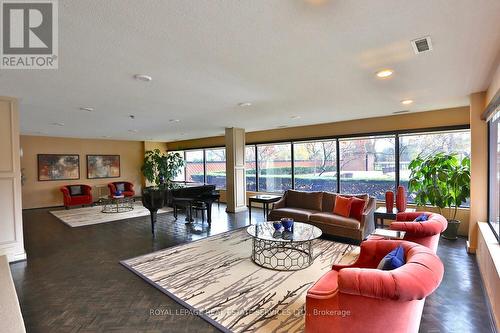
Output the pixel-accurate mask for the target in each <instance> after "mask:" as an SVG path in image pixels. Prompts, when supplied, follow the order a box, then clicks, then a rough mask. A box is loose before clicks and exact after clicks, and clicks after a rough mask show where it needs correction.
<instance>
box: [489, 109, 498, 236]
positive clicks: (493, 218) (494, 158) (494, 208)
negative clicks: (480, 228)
mask: <svg viewBox="0 0 500 333" xmlns="http://www.w3.org/2000/svg"><path fill="white" fill-rule="evenodd" d="M488 132H489V138H488V140H489V142H488V146H489V152H488V154H489V155H488V156H489V167H488V176H489V186H488V188H489V193H488V222H489V224H490V226H491V228H492V229H493V231H494V232H495V235H496V237H497V239H499V240H500V238H499V235H500V207H499V206H500V135H499V132H500V110H498V111H497V113H496V114H495V115H494V116H493V118H492V119H491V120H490V121H489V122H488Z"/></svg>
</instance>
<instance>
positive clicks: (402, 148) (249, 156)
mask: <svg viewBox="0 0 500 333" xmlns="http://www.w3.org/2000/svg"><path fill="white" fill-rule="evenodd" d="M494 126H498V117H497V118H496V119H495V123H494V124H493V123H491V124H490V132H491V133H496V132H495V130H496V131H497V132H498V128H497V127H494ZM491 135H497V136H494V137H490V141H491V142H492V140H493V141H494V140H497V141H495V142H498V134H491ZM497 146H498V144H497ZM497 146H495V145H493V144H490V154H492V156H493V152H492V149H493V148H491V147H497ZM337 147H338V148H337ZM398 148H399V150H398ZM337 149H338V151H337ZM496 149H499V148H498V147H497V148H496ZM438 152H445V153H456V154H458V155H459V157H461V158H463V157H465V156H469V155H470V131H469V130H468V129H465V128H462V129H452V130H446V131H443V130H440V131H427V132H413V133H406V132H405V133H399V132H394V133H389V134H383V135H373V136H366V137H361V136H360V137H342V138H331V139H319V140H311V141H297V142H280V143H262V144H253V145H247V146H246V147H245V159H246V164H245V168H246V189H247V191H258V192H276V193H280V192H283V191H285V190H287V189H292V188H293V189H297V190H301V191H329V192H340V193H348V194H356V193H368V194H369V195H371V196H374V197H376V198H377V199H378V200H381V201H383V200H384V199H385V192H386V191H396V187H397V185H398V184H401V185H403V186H405V187H406V188H407V186H408V179H409V176H410V171H409V170H408V165H409V164H410V162H411V161H412V160H413V159H414V158H415V157H417V156H419V155H421V156H427V155H432V154H435V153H438ZM182 153H183V154H184V156H185V161H186V167H185V172H184V173H183V174H181V175H179V176H178V177H177V178H176V180H185V181H188V182H197V183H203V182H206V183H208V184H215V185H216V186H217V188H219V189H225V188H226V164H225V161H226V152H225V148H205V149H196V150H186V151H185V152H181V154H182ZM496 154H498V152H496ZM495 156H497V159H492V160H490V168H498V166H497V164H495V165H492V164H491V163H493V162H495V161H497V160H498V159H499V158H500V157H498V155H495ZM492 170H493V169H492ZM495 170H497V171H496V172H497V173H496V175H497V177H500V176H499V173H500V171H498V169H495ZM498 181H499V179H498V178H496V179H495V180H492V182H496V183H494V184H493V183H491V184H490V187H491V188H494V186H493V185H495V184H496V185H497V187H496V189H497V192H495V193H496V194H495V193H493V195H492V197H493V198H494V200H496V201H495V202H494V203H493V204H491V205H490V207H491V209H490V212H491V214H490V215H492V216H496V220H495V221H494V222H493V223H494V225H495V226H496V228H497V230H498V209H499V208H498V206H499V205H498V200H499V198H498ZM494 195H496V197H494ZM413 198H414V194H412V193H409V194H408V199H409V202H412V201H413ZM495 203H496V204H495ZM466 205H467V204H466ZM495 212H496V213H495ZM495 214H496V215H495Z"/></svg>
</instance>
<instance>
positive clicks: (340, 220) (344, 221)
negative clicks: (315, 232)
mask: <svg viewBox="0 0 500 333" xmlns="http://www.w3.org/2000/svg"><path fill="white" fill-rule="evenodd" d="M309 220H310V221H312V222H317V223H324V224H333V225H338V226H341V227H344V228H349V229H359V228H360V223H359V221H358V220H356V219H353V218H351V217H344V216H340V215H335V214H333V213H327V212H318V213H314V214H312V215H311V216H309Z"/></svg>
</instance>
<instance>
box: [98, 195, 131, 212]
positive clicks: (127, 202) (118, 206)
mask: <svg viewBox="0 0 500 333" xmlns="http://www.w3.org/2000/svg"><path fill="white" fill-rule="evenodd" d="M131 210H134V198H133V197H113V196H109V197H107V198H103V201H102V210H101V212H103V213H125V212H130V211H131Z"/></svg>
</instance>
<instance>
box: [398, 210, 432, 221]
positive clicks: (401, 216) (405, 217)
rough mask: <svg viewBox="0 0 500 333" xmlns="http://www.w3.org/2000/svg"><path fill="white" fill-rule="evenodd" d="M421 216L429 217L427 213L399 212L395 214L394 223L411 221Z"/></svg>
mask: <svg viewBox="0 0 500 333" xmlns="http://www.w3.org/2000/svg"><path fill="white" fill-rule="evenodd" d="M422 214H427V215H431V213H428V212H401V213H397V214H396V221H413V220H415V219H416V218H417V217H419V216H420V215H422Z"/></svg>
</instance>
